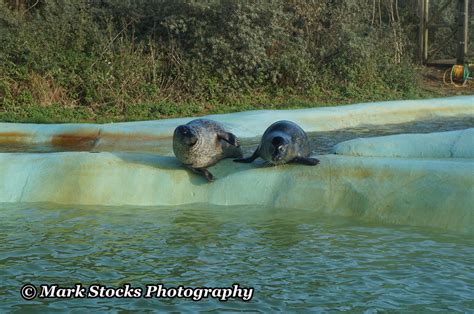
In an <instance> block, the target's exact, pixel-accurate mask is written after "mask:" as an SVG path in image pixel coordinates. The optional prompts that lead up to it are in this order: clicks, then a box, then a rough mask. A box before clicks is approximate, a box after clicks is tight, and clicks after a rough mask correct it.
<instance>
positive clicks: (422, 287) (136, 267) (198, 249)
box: [0, 204, 474, 312]
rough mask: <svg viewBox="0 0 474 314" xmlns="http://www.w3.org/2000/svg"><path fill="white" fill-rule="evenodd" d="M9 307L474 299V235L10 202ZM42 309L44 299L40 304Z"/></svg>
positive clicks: (342, 306) (241, 210)
mask: <svg viewBox="0 0 474 314" xmlns="http://www.w3.org/2000/svg"><path fill="white" fill-rule="evenodd" d="M0 279H1V281H2V285H0V295H1V296H2V302H0V312H4V311H10V310H19V311H24V310H28V309H33V308H34V307H35V306H42V308H41V309H43V310H46V308H45V307H46V306H47V307H48V308H47V310H48V311H52V310H55V309H56V310H73V309H76V310H82V309H83V308H84V307H86V308H89V309H90V310H95V311H105V310H110V309H112V308H113V309H117V310H118V309H124V310H126V309H135V310H137V309H142V310H143V309H153V310H168V311H169V310H176V311H195V310H210V311H222V310H257V311H261V312H273V311H276V310H278V309H279V310H284V311H288V310H291V311H300V312H306V311H324V310H331V309H333V310H347V311H351V312H353V311H364V310H375V309H381V310H392V311H393V310H406V311H436V310H437V311H441V312H452V311H462V312H470V311H473V310H474V303H473V302H472V300H473V298H472V296H473V295H472V291H474V238H473V237H472V236H466V235H458V234H453V233H451V234H450V233H446V232H445V231H442V232H441V231H438V230H432V229H422V228H413V227H402V226H392V225H380V224H377V225H372V224H368V223H363V222H358V221H354V220H351V219H345V218H339V217H326V216H323V215H320V214H317V213H314V212H311V211H304V210H292V209H275V208H259V207H208V206H205V205H192V206H187V207H176V208H137V207H120V208H113V207H103V208H98V207H78V208H72V207H67V208H64V207H62V208H59V207H53V206H46V205H37V206H32V205H29V206H27V205H5V204H4V205H0ZM26 282H31V283H33V284H37V285H39V284H44V283H58V284H61V285H68V286H70V285H73V284H74V283H76V282H81V283H83V284H84V285H88V284H92V283H101V284H104V285H107V286H114V287H115V286H119V285H121V284H123V283H131V284H132V285H133V286H139V287H143V286H145V285H146V284H157V283H164V284H165V285H168V286H178V285H185V286H231V285H232V284H233V283H234V282H236V283H240V285H241V286H246V287H249V286H251V287H254V288H255V294H254V299H253V300H252V301H251V302H249V303H243V302H242V301H236V300H231V301H228V302H225V303H219V302H218V301H215V300H210V299H209V300H204V301H201V302H192V301H188V300H170V299H112V300H107V299H81V300H57V299H49V300H35V301H29V302H28V301H24V300H22V299H21V297H20V296H19V289H20V287H21V285H22V284H24V283H26ZM35 309H37V308H36V307H35Z"/></svg>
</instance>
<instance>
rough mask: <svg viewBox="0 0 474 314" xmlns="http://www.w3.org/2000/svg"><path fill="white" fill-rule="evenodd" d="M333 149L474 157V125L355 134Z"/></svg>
mask: <svg viewBox="0 0 474 314" xmlns="http://www.w3.org/2000/svg"><path fill="white" fill-rule="evenodd" d="M334 152H335V153H336V154H339V155H345V156H366V157H398V158H470V159H473V160H474V128H469V129H464V130H457V131H448V132H435V133H425V134H397V135H389V136H379V137H372V138H356V139H353V140H349V141H345V142H342V143H339V144H337V145H336V146H335V147H334Z"/></svg>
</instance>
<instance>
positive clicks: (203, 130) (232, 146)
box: [173, 119, 242, 181]
mask: <svg viewBox="0 0 474 314" xmlns="http://www.w3.org/2000/svg"><path fill="white" fill-rule="evenodd" d="M173 151H174V154H175V156H176V158H177V159H178V160H179V161H181V162H182V163H183V164H185V165H186V166H187V167H189V168H190V169H192V170H193V171H194V172H196V173H199V174H201V175H203V176H204V177H205V178H206V179H208V180H209V181H212V180H213V179H214V177H213V175H212V174H211V173H210V172H209V171H208V170H207V169H206V168H207V167H209V166H212V165H214V164H215V163H217V162H218V161H219V160H221V159H223V158H228V157H242V150H241V149H240V144H239V140H238V138H237V137H236V136H235V135H234V134H232V133H230V132H227V131H226V130H225V129H224V127H223V126H222V125H221V124H220V123H218V122H215V121H212V120H206V119H196V120H193V121H191V122H189V123H187V124H185V125H180V126H178V127H177V128H176V129H175V131H174V134H173Z"/></svg>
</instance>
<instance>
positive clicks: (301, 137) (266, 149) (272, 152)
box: [234, 120, 319, 166]
mask: <svg viewBox="0 0 474 314" xmlns="http://www.w3.org/2000/svg"><path fill="white" fill-rule="evenodd" d="M310 154H311V150H310V148H309V140H308V136H307V135H306V133H305V132H304V131H303V129H302V128H301V127H300V126H299V125H297V124H296V123H294V122H291V121H285V120H283V121H278V122H275V123H273V124H272V125H270V126H269V127H268V129H267V130H266V131H265V133H264V134H263V136H262V139H261V141H260V145H259V146H258V148H257V150H256V151H255V152H254V153H253V155H252V156H251V157H248V158H239V159H235V160H234V161H235V162H252V161H254V160H255V159H257V158H258V157H261V158H263V159H265V160H266V161H267V162H269V163H270V164H272V165H280V164H285V163H288V162H295V163H300V164H304V165H310V166H315V165H317V164H318V163H319V160H318V159H316V158H310V157H308V156H309V155H310Z"/></svg>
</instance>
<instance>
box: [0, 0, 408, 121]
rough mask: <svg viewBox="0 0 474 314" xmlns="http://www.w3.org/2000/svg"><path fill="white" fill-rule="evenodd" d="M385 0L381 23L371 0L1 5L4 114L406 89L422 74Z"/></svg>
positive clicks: (375, 95)
mask: <svg viewBox="0 0 474 314" xmlns="http://www.w3.org/2000/svg"><path fill="white" fill-rule="evenodd" d="M389 3H390V6H391V5H392V4H391V3H392V1H384V4H385V7H383V9H381V11H379V12H377V13H380V16H379V17H380V19H376V20H374V14H375V11H373V8H372V1H355V0H344V1H333V0H323V1H318V2H310V1H308V2H302V1H272V2H254V3H248V2H238V1H231V0H226V1H209V2H194V1H193V2H188V1H186V2H185V1H172V0H162V1H131V2H124V1H118V0H103V1H100V2H99V1H87V0H77V1H72V0H64V1H53V0H40V1H38V2H36V1H34V2H33V1H20V6H19V7H16V8H11V7H8V6H7V4H6V3H2V2H0V45H1V46H0V96H1V97H2V103H0V112H2V111H3V112H11V111H12V110H13V109H12V108H14V107H18V106H22V107H23V108H26V107H33V106H42V107H49V106H52V107H55V108H56V107H57V106H59V107H64V108H82V107H85V108H87V110H85V111H84V110H82V109H80V110H78V112H90V117H89V118H91V119H96V118H97V117H98V116H101V115H104V114H106V115H111V116H112V117H125V116H130V118H133V119H134V118H136V117H137V113H140V112H141V113H143V111H144V110H145V109H143V108H148V109H146V110H149V111H150V112H149V116H150V117H153V118H155V117H163V116H177V115H183V114H184V115H185V114H196V113H199V112H201V111H199V110H202V111H204V112H205V111H211V112H212V111H213V110H216V111H222V110H223V109H222V106H229V108H234V106H233V105H232V104H236V103H241V102H242V101H243V100H245V101H247V102H250V103H251V105H250V106H247V107H250V108H251V107H255V106H258V105H259V104H258V103H257V101H262V99H263V101H264V102H272V101H274V100H278V99H280V100H281V99H282V97H283V99H289V98H294V97H297V98H298V97H303V98H304V97H306V98H307V99H337V100H338V99H347V100H349V101H351V100H364V99H380V98H383V97H387V96H386V95H389V94H392V95H393V97H404V95H405V96H406V95H411V94H413V92H414V89H415V86H416V75H415V73H414V71H413V70H412V67H411V64H410V61H411V51H410V49H409V46H408V45H407V41H406V33H405V32H404V29H403V28H402V27H401V25H403V23H402V19H403V17H400V18H399V19H398V20H394V19H393V18H391V16H390V14H389V13H390V8H391V7H390V8H389V7H388V4H389ZM401 9H403V8H401ZM407 27H408V26H407ZM394 30H395V32H394ZM396 45H399V46H396ZM402 46H403V47H404V49H398V48H397V47H402ZM394 47H395V48H397V49H398V50H396V49H395V50H394ZM285 97H286V98H285ZM144 104H148V105H144ZM152 104H157V105H152ZM196 104H199V105H196ZM223 104H224V105H223ZM133 106H137V108H136V110H135V109H133V108H132V107H133ZM144 106H145V107H144ZM167 106H168V107H169V108H171V109H170V110H165V109H164V108H165V107H167ZM179 108H181V109H179ZM186 108H188V109H186ZM196 108H199V110H198V111H196ZM153 110H154V111H153ZM229 110H233V109H229ZM153 112H155V113H156V112H160V114H154V113H153ZM143 114H144V113H143ZM4 116H5V115H4ZM145 116H146V115H145ZM81 117H82V114H81Z"/></svg>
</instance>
